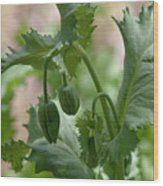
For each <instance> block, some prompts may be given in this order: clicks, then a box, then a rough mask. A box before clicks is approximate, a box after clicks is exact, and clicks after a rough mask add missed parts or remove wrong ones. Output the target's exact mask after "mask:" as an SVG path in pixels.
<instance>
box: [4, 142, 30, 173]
mask: <svg viewBox="0 0 163 186" xmlns="http://www.w3.org/2000/svg"><path fill="white" fill-rule="evenodd" d="M28 151H29V148H28V147H27V146H26V145H25V143H24V142H23V141H20V140H19V141H14V140H11V141H10V142H9V143H6V144H5V145H2V158H3V160H5V161H8V162H10V163H11V165H12V168H13V169H14V170H15V171H20V170H21V168H22V160H23V158H24V156H25V155H26V154H27V153H28Z"/></svg>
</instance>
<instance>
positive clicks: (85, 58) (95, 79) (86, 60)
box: [73, 42, 115, 139]
mask: <svg viewBox="0 0 163 186" xmlns="http://www.w3.org/2000/svg"><path fill="white" fill-rule="evenodd" d="M73 46H74V47H75V49H76V50H77V52H78V53H79V54H80V56H81V57H82V59H83V61H84V63H85V65H86V67H87V68H88V71H89V73H90V75H91V77H92V80H93V82H94V84H95V87H96V90H97V92H103V89H102V87H101V84H100V82H99V80H98V77H97V75H96V73H95V71H94V69H93V67H92V65H91V62H90V59H89V57H88V55H87V53H86V52H85V50H84V49H83V47H82V46H80V45H79V44H78V43H76V42H74V43H73ZM100 101H101V105H102V109H103V113H104V117H105V120H106V124H107V128H108V132H109V134H110V137H111V139H113V138H114V135H115V134H114V128H113V126H112V123H111V120H110V118H109V108H108V105H107V102H106V100H105V98H100Z"/></svg>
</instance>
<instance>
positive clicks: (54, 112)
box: [38, 101, 60, 143]
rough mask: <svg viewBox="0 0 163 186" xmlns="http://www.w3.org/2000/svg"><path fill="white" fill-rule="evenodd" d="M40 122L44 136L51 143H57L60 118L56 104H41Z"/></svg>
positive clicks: (39, 110) (39, 111) (50, 102)
mask: <svg viewBox="0 0 163 186" xmlns="http://www.w3.org/2000/svg"><path fill="white" fill-rule="evenodd" d="M38 120H39V123H40V126H41V128H42V131H43V134H44V136H45V137H46V139H47V140H48V141H49V143H52V142H54V143H56V141H57V138H58V133H59V124H60V117H59V112H58V109H57V106H56V105H55V103H54V102H52V101H49V103H47V104H45V103H40V105H39V108H38Z"/></svg>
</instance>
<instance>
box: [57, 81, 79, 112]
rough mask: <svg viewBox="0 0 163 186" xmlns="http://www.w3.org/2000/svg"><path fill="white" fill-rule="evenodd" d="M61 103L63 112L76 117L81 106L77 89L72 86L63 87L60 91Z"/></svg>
mask: <svg viewBox="0 0 163 186" xmlns="http://www.w3.org/2000/svg"><path fill="white" fill-rule="evenodd" d="M58 96H59V102H60V105H61V107H62V110H63V111H64V112H65V113H66V114H68V115H75V114H76V113H77V111H78V109H79V106H80V100H79V97H78V94H77V92H76V90H75V88H74V87H73V86H72V85H70V84H67V85H63V86H61V87H60V89H59V95H58Z"/></svg>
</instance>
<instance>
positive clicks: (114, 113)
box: [92, 92, 120, 129]
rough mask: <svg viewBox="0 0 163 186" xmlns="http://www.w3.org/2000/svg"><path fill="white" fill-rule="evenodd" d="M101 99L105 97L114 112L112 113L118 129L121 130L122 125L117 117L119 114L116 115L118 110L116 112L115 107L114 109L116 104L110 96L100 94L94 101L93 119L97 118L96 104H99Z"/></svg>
mask: <svg viewBox="0 0 163 186" xmlns="http://www.w3.org/2000/svg"><path fill="white" fill-rule="evenodd" d="M101 97H105V98H106V99H107V101H108V103H109V105H110V107H111V110H112V113H113V116H114V119H115V123H116V125H117V128H118V129H119V128H120V124H119V121H118V117H117V113H116V110H115V107H114V104H113V102H112V100H111V98H110V96H109V95H108V94H106V93H103V92H101V93H99V94H98V95H97V96H96V97H95V99H94V100H93V104H92V114H93V117H94V116H95V109H96V103H97V100H98V99H99V98H101Z"/></svg>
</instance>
